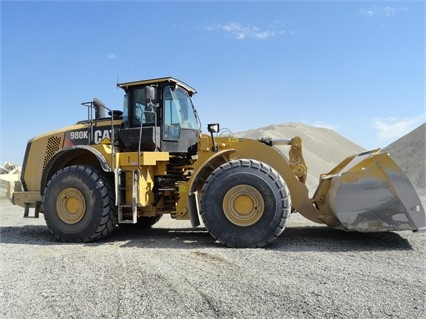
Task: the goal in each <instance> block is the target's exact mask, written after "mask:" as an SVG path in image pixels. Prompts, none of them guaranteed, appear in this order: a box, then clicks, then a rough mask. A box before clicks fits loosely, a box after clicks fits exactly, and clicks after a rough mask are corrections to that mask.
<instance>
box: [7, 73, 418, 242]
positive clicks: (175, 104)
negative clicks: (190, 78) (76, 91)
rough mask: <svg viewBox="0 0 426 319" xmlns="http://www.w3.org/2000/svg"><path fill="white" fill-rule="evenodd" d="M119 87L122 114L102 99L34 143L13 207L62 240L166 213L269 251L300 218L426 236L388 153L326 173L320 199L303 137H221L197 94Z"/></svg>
mask: <svg viewBox="0 0 426 319" xmlns="http://www.w3.org/2000/svg"><path fill="white" fill-rule="evenodd" d="M117 86H118V87H119V88H121V89H123V90H124V105H123V109H122V110H113V109H110V108H108V107H107V106H106V105H105V104H103V103H102V102H101V101H100V100H98V99H96V98H95V99H93V101H90V102H84V103H82V105H83V106H84V107H86V108H87V119H85V120H82V121H79V122H77V123H76V124H75V125H72V126H69V127H65V128H63V129H59V130H56V131H52V132H49V133H46V134H43V135H40V136H38V137H35V138H33V139H31V140H29V141H28V144H27V148H26V152H25V158H24V161H23V166H22V173H21V184H22V185H21V191H15V192H14V193H13V196H12V198H11V200H12V202H13V204H16V205H20V206H22V207H24V208H25V214H24V216H28V210H29V208H35V214H36V216H38V214H39V213H43V214H44V218H45V220H46V223H47V226H48V228H49V230H50V231H51V233H52V234H53V236H54V237H55V238H56V239H57V240H58V241H64V242H91V241H96V240H99V239H101V238H104V237H106V236H108V235H109V234H110V233H111V232H112V231H113V230H114V229H115V228H116V227H118V226H126V224H132V225H134V227H136V226H138V227H140V229H143V228H146V227H150V226H152V225H153V224H155V223H156V222H157V221H158V220H159V219H160V218H161V217H162V216H163V215H165V214H169V215H170V216H171V217H172V218H174V219H177V220H190V221H191V224H192V226H193V227H197V226H199V225H200V224H201V221H202V222H203V224H204V226H205V227H206V229H207V230H208V231H209V233H210V234H211V235H212V237H213V238H214V239H215V240H216V241H218V242H219V243H221V244H223V245H226V246H229V247H263V246H266V245H268V244H269V243H271V242H272V241H273V240H275V239H276V238H277V237H278V236H280V234H281V233H282V232H283V230H284V228H285V226H286V223H287V221H288V219H289V216H290V214H292V213H299V214H301V215H303V216H304V217H306V218H307V219H309V220H311V221H313V222H316V223H321V224H326V225H328V226H330V227H333V228H337V229H341V230H345V231H358V232H385V231H402V230H412V231H421V230H425V229H426V228H425V224H426V222H425V211H424V208H423V206H422V203H421V201H420V199H419V196H418V194H417V193H416V191H415V189H414V188H413V186H412V185H411V183H410V181H409V180H408V178H407V177H406V176H405V174H404V173H403V172H402V171H401V169H400V168H399V167H398V165H396V164H395V162H394V161H393V160H392V158H391V157H390V155H389V154H386V153H383V152H380V149H376V150H372V151H368V152H364V153H362V154H356V155H353V156H350V157H348V158H347V159H345V160H344V161H342V162H341V163H340V164H339V165H337V167H335V168H334V169H333V170H331V171H330V172H328V173H325V174H322V175H321V176H320V177H319V185H318V188H317V190H316V191H315V193H314V195H313V197H312V198H311V197H310V196H309V192H308V189H307V187H306V186H305V181H306V176H307V165H306V163H305V161H304V158H303V154H302V141H301V138H300V137H297V136H296V137H292V138H289V139H285V138H282V139H277V138H275V139H272V138H268V137H262V138H260V139H258V140H254V139H245V138H239V137H235V136H223V135H221V134H220V126H219V124H218V123H213V124H209V125H207V134H203V133H202V129H201V122H200V119H199V117H198V115H197V112H196V110H195V108H194V105H193V103H192V100H191V97H192V95H193V94H195V93H196V90H195V89H193V88H192V87H190V86H189V85H187V84H186V83H184V82H182V81H180V80H178V79H175V78H172V77H165V78H157V79H149V80H142V81H135V82H127V83H120V84H117ZM277 145H287V146H288V155H285V154H283V153H282V152H281V151H280V150H279V148H277V147H276V146H277Z"/></svg>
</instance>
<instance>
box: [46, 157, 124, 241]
mask: <svg viewBox="0 0 426 319" xmlns="http://www.w3.org/2000/svg"><path fill="white" fill-rule="evenodd" d="M112 185H113V184H112V181H111V180H110V179H109V178H108V177H107V176H106V175H104V174H103V173H101V172H98V171H97V170H96V169H94V168H92V167H88V166H83V165H73V166H68V167H65V168H63V169H61V170H59V171H58V172H57V173H56V174H55V175H53V176H52V178H51V179H50V181H49V183H48V184H47V187H46V191H45V193H44V198H43V201H44V218H45V220H46V224H47V226H48V228H49V230H50V231H51V232H52V234H53V235H54V237H55V238H56V239H57V240H59V241H63V242H91V241H96V240H99V239H101V238H104V237H106V236H108V235H109V234H110V233H111V232H112V231H113V230H114V228H115V227H116V225H117V207H116V206H115V204H114V196H115V195H114V190H113V186H112Z"/></svg>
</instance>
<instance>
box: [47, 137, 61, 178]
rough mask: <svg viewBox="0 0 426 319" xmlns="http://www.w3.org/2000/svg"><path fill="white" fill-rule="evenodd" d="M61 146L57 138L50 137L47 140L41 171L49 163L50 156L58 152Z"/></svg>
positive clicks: (59, 139)
mask: <svg viewBox="0 0 426 319" xmlns="http://www.w3.org/2000/svg"><path fill="white" fill-rule="evenodd" d="M60 146H61V138H60V137H58V136H51V137H49V139H48V140H47V146H46V154H45V156H44V163H43V170H44V169H45V167H46V165H47V163H49V161H50V159H51V158H52V156H53V155H54V154H55V153H56V152H57V151H59V147H60Z"/></svg>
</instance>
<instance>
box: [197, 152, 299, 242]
mask: <svg viewBox="0 0 426 319" xmlns="http://www.w3.org/2000/svg"><path fill="white" fill-rule="evenodd" d="M200 204H201V216H202V218H203V222H204V224H205V226H206V228H207V229H208V230H209V232H210V234H211V235H212V236H213V238H215V239H217V240H218V241H219V242H220V243H222V244H225V245H226V246H230V247H263V246H265V245H267V244H269V243H270V242H272V241H273V240H275V239H276V238H277V237H278V236H279V235H280V234H281V233H282V232H283V231H284V228H285V224H286V222H287V219H288V216H289V214H290V210H291V200H290V196H289V191H288V188H287V185H286V184H285V182H284V180H283V178H282V177H281V176H280V175H279V174H278V173H277V172H276V171H275V170H274V169H273V168H272V167H270V166H269V165H266V164H265V163H262V162H260V161H256V160H249V159H240V160H233V161H230V162H228V163H225V164H223V165H221V166H219V167H218V168H217V169H215V170H214V171H213V172H212V173H211V174H210V176H209V177H208V178H207V180H206V182H205V184H204V186H203V189H202V193H201V202H200Z"/></svg>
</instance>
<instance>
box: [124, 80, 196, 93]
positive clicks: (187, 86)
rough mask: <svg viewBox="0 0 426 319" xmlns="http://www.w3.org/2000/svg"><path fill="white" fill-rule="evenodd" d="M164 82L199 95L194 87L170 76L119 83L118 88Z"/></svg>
mask: <svg viewBox="0 0 426 319" xmlns="http://www.w3.org/2000/svg"><path fill="white" fill-rule="evenodd" d="M163 82H169V83H175V84H177V85H179V86H180V87H182V88H184V89H185V90H187V91H188V92H190V93H191V95H192V94H195V93H197V91H196V90H195V89H194V88H193V87H190V86H189V85H188V84H186V83H185V82H183V81H181V80H178V79H175V78H173V77H170V76H169V77H164V78H156V79H149V80H140V81H133V82H125V83H118V84H117V86H118V87H119V88H122V89H124V90H126V89H127V88H129V87H132V86H138V85H146V84H154V83H163Z"/></svg>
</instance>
